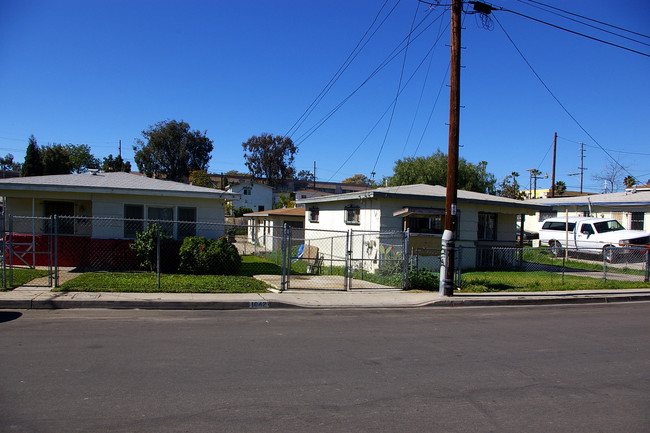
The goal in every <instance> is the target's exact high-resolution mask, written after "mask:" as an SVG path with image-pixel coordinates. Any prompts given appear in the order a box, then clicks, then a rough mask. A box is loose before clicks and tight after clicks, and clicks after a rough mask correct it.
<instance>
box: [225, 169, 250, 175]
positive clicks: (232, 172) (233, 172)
mask: <svg viewBox="0 0 650 433" xmlns="http://www.w3.org/2000/svg"><path fill="white" fill-rule="evenodd" d="M224 175H226V176H246V175H247V174H246V173H242V172H241V171H237V170H228V171H227V172H225V173H224Z"/></svg>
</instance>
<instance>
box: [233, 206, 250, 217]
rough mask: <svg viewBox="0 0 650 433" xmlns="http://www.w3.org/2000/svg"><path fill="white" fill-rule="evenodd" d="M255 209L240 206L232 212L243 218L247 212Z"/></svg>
mask: <svg viewBox="0 0 650 433" xmlns="http://www.w3.org/2000/svg"><path fill="white" fill-rule="evenodd" d="M252 212H253V209H251V208H249V207H238V208H237V209H233V211H232V214H233V216H234V217H235V218H241V217H243V216H244V214H245V213H252Z"/></svg>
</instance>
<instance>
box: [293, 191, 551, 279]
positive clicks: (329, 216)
mask: <svg viewBox="0 0 650 433" xmlns="http://www.w3.org/2000/svg"><path fill="white" fill-rule="evenodd" d="M445 198H446V188H445V187H442V186H439V185H436V186H434V185H424V184H418V185H405V186H396V187H384V188H377V189H372V190H366V191H362V192H355V193H348V194H338V195H330V196H326V197H312V198H307V199H303V200H297V203H298V204H300V205H304V206H305V208H306V211H307V218H306V223H305V243H310V244H311V245H316V246H318V247H319V250H320V251H321V253H323V254H324V256H325V260H328V257H329V256H337V257H335V258H334V260H337V259H338V260H342V259H341V257H338V256H340V255H342V254H344V251H345V249H344V248H342V247H338V248H337V247H336V246H335V247H331V246H330V245H333V243H332V242H331V241H330V240H328V239H323V233H322V231H312V230H311V229H318V230H328V231H331V232H333V233H334V232H335V233H344V232H347V231H349V230H352V232H353V234H354V233H355V232H356V233H361V235H356V236H353V240H354V242H352V244H351V249H352V254H353V258H354V257H356V256H358V257H362V256H363V257H364V258H365V259H367V258H376V259H377V260H380V259H381V256H382V254H385V252H386V251H388V250H390V251H394V250H395V249H396V248H397V245H396V242H397V240H398V239H399V236H397V235H396V236H391V235H390V234H388V232H390V231H394V232H401V231H403V230H407V229H408V230H409V232H410V238H409V243H408V248H409V251H408V252H409V253H410V254H412V253H413V252H414V251H416V250H421V251H424V250H427V251H430V252H431V255H438V254H439V252H440V249H441V240H442V233H443V231H444V230H443V229H444V214H445ZM457 209H458V226H457V240H456V245H459V246H463V247H492V246H515V245H516V238H517V218H518V217H521V216H524V215H534V214H535V212H536V211H538V210H543V209H545V207H544V206H541V205H536V204H533V203H531V202H530V201H522V200H513V199H509V198H504V197H497V196H492V195H488V194H481V193H476V192H470V191H458V199H457ZM379 232H381V234H380V233H379ZM373 233H374V234H373ZM402 253H403V252H402ZM477 261H480V259H479V258H478V257H477V254H473V253H472V254H467V255H466V256H465V255H464V256H463V263H464V266H466V267H473V266H474V265H475V264H476V263H477Z"/></svg>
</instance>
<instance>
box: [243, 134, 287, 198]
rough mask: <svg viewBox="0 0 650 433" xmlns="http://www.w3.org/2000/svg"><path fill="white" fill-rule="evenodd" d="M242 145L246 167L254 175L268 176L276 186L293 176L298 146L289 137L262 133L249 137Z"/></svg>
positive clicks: (270, 181)
mask: <svg viewBox="0 0 650 433" xmlns="http://www.w3.org/2000/svg"><path fill="white" fill-rule="evenodd" d="M242 147H243V148H244V159H245V160H246V167H248V169H249V170H250V172H251V174H252V175H253V177H256V178H258V179H259V178H266V179H267V182H268V183H269V185H271V186H274V187H275V186H278V185H279V184H280V183H282V181H283V180H284V179H290V178H292V177H293V174H294V171H295V170H294V168H293V160H294V155H295V153H296V152H297V151H298V148H297V147H296V146H295V145H294V144H293V141H291V139H290V138H289V137H282V136H280V135H276V136H273V135H270V134H267V133H262V135H260V136H259V137H258V136H252V137H251V138H249V139H248V141H246V142H244V143H242Z"/></svg>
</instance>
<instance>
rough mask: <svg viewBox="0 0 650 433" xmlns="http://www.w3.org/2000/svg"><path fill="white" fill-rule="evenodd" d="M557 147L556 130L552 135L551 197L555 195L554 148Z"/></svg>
mask: <svg viewBox="0 0 650 433" xmlns="http://www.w3.org/2000/svg"><path fill="white" fill-rule="evenodd" d="M556 147H557V132H556V133H555V134H554V135H553V171H552V172H551V198H553V197H555V150H556Z"/></svg>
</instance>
